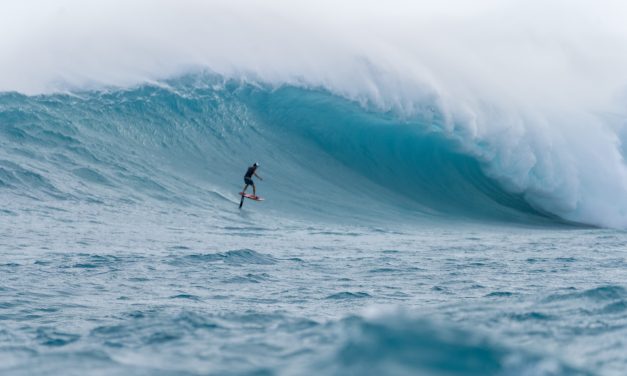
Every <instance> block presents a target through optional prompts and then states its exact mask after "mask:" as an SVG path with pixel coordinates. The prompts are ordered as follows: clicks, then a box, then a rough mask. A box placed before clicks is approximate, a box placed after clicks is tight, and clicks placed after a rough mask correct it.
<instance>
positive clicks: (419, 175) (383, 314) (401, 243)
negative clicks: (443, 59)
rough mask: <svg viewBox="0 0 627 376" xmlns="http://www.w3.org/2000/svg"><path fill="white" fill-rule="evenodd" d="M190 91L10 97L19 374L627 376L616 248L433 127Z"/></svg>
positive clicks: (8, 180)
mask: <svg viewBox="0 0 627 376" xmlns="http://www.w3.org/2000/svg"><path fill="white" fill-rule="evenodd" d="M204 79H206V78H202V79H201V81H202V80H204ZM202 82H204V81H202ZM195 84H196V85H197V84H198V82H196V83H195ZM179 85H180V87H178V88H177V89H164V88H157V87H151V86H145V87H139V88H136V89H133V90H127V91H113V92H109V93H104V92H92V93H82V94H80V95H78V96H69V95H51V96H39V97H25V96H21V95H17V94H3V95H2V96H0V121H1V123H0V144H1V146H2V148H1V149H0V204H1V209H0V371H2V373H3V374H10V375H49V374H63V375H105V374H106V375H229V374H233V375H240V374H251V375H253V374H254V375H294V374H324V375H380V374H398V375H403V374H408V375H409V374H411V375H416V374H425V375H576V374H583V375H589V374H590V375H622V374H625V370H627V356H626V355H625V354H627V344H626V343H625V338H627V336H626V335H627V275H626V272H625V270H626V266H627V263H626V260H625V243H626V241H627V235H625V233H624V232H621V231H617V230H608V229H596V228H587V227H581V226H574V225H571V224H568V223H565V222H564V221H562V220H560V219H559V218H557V217H556V216H555V215H551V214H549V213H545V212H544V211H543V210H541V209H540V208H536V207H534V206H533V205H531V204H529V203H528V202H527V201H525V198H524V196H523V195H520V194H515V193H509V191H508V190H506V189H504V188H502V187H501V186H500V185H499V184H498V182H497V181H495V180H493V179H492V178H490V177H489V176H487V175H486V174H484V173H483V169H482V168H481V165H480V163H479V162H478V161H476V160H474V159H472V158H471V157H469V156H467V155H464V154H462V153H461V152H460V151H459V149H457V148H456V144H455V143H454V142H449V141H447V140H446V139H445V138H442V137H440V136H439V133H438V131H437V130H432V131H431V132H427V133H421V132H419V131H418V130H420V129H422V128H421V126H424V125H425V124H426V123H424V122H425V121H426V120H424V119H422V120H420V121H418V122H416V123H408V122H401V123H395V122H394V120H393V118H392V117H390V116H388V115H377V114H373V113H370V112H366V111H364V110H362V109H361V108H360V107H358V106H356V105H354V104H351V103H349V102H346V101H343V100H340V99H338V98H336V97H333V96H331V95H329V94H325V93H322V92H309V91H304V90H301V89H294V88H291V89H290V88H286V89H282V90H277V91H268V90H265V89H259V88H251V87H250V86H238V85H235V86H233V87H229V85H226V86H221V87H219V88H216V87H213V86H211V85H204V86H203V85H201V87H196V86H194V85H191V86H190V85H189V84H188V83H186V82H185V81H184V80H183V82H182V83H179ZM312 119H313V120H312ZM307 121H309V122H307ZM429 124H431V123H429ZM427 125H428V124H427ZM431 125H433V126H434V127H436V128H437V125H438V123H437V121H436V120H434V123H433V124H431ZM253 160H260V161H261V163H262V167H261V169H260V171H259V173H260V175H262V176H263V177H264V178H265V179H264V181H263V182H262V183H260V184H259V190H260V194H261V195H263V196H265V197H266V198H267V200H266V201H265V202H263V203H255V202H252V201H247V202H246V203H245V205H244V208H243V210H241V211H240V210H238V209H237V204H238V196H237V194H236V193H237V192H238V190H239V189H240V188H241V183H242V182H241V179H242V176H241V175H242V174H243V172H244V171H245V167H246V166H247V164H248V163H250V162H251V161H253Z"/></svg>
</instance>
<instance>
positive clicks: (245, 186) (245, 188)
mask: <svg viewBox="0 0 627 376" xmlns="http://www.w3.org/2000/svg"><path fill="white" fill-rule="evenodd" d="M247 189H248V184H244V189H242V193H246V190H247Z"/></svg>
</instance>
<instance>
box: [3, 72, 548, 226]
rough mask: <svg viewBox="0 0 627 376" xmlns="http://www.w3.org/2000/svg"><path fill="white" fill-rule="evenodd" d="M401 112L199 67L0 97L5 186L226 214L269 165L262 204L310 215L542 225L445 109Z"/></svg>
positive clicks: (542, 216)
mask: <svg viewBox="0 0 627 376" xmlns="http://www.w3.org/2000/svg"><path fill="white" fill-rule="evenodd" d="M426 111H427V112H426V113H425V114H423V116H421V117H418V118H414V119H402V118H399V117H398V116H397V115H395V114H393V113H380V112H376V111H369V110H367V109H364V108H363V107H362V106H359V105H358V104H356V103H353V102H351V101H348V100H346V99H343V98H340V97H337V96H335V95H333V94H331V93H329V92H326V91H322V90H306V89H302V88H299V87H294V86H286V87H282V88H268V87H262V86H259V85H252V84H246V83H241V82H234V81H229V80H226V81H225V80H223V79H222V78H220V77H216V76H213V75H206V74H197V75H189V76H185V77H181V78H179V79H176V80H170V81H168V82H163V83H162V84H161V85H147V86H146V85H144V86H139V87H136V88H133V89H125V90H112V91H108V92H105V91H93V92H82V93H78V94H75V95H66V94H54V95H42V96H24V95H19V94H3V95H1V96H0V121H2V123H3V124H4V125H3V127H2V130H1V131H2V137H1V138H0V141H1V143H2V151H1V153H2V154H0V156H1V157H0V186H2V187H3V189H4V190H5V192H7V191H8V192H10V193H11V194H13V195H15V196H18V197H23V198H24V197H25V198H27V199H30V200H35V201H49V200H65V201H67V200H69V201H72V202H89V203H94V202H95V203H101V204H109V205H110V204H114V203H120V204H124V205H127V204H131V205H134V204H135V205H145V204H146V203H147V202H151V201H154V202H159V203H166V204H174V205H188V206H189V205H193V206H199V207H204V208H209V209H213V210H215V211H233V210H234V209H235V207H236V206H235V205H233V200H234V196H235V193H236V191H237V189H238V188H239V187H240V185H241V184H240V183H241V180H242V179H241V173H242V169H243V167H245V166H246V164H247V163H250V161H252V160H259V161H261V162H262V164H263V171H264V174H263V175H267V177H268V178H269V179H267V181H265V182H264V183H263V184H262V185H260V190H261V191H262V192H264V194H265V195H267V196H268V197H269V198H271V200H269V201H268V203H267V205H266V206H267V208H268V209H270V210H271V211H277V212H279V213H281V214H283V215H286V214H294V213H296V214H300V215H303V216H306V217H308V218H311V217H316V216H318V215H321V214H322V215H325V216H326V217H327V218H328V217H329V216H331V217H333V218H335V219H336V220H342V219H355V218H357V219H361V220H365V219H368V218H370V219H372V218H377V220H383V221H400V220H403V221H406V220H408V219H410V220H411V219H412V218H413V219H415V220H422V219H429V220H432V219H445V220H446V219H450V218H456V219H463V218H474V219H482V220H496V221H501V220H503V221H518V222H521V221H522V222H529V221H531V222H533V223H549V222H552V221H554V220H558V217H557V216H556V215H555V213H550V212H548V211H545V210H544V209H543V208H542V207H538V206H534V205H533V204H532V203H530V202H528V201H527V200H526V199H525V196H524V195H523V194H520V193H517V192H512V191H509V190H507V189H506V188H504V187H503V186H502V184H501V183H500V182H499V181H498V180H496V179H494V178H493V177H491V176H490V175H489V174H486V172H485V171H486V168H485V166H483V165H482V161H481V160H479V159H477V158H476V157H474V156H472V155H469V154H467V153H465V150H464V147H463V145H462V143H460V141H459V140H457V139H455V138H451V137H449V136H448V134H447V133H446V132H445V131H444V130H443V129H442V121H441V119H440V116H439V115H438V114H437V113H435V112H434V110H433V108H428V109H427V110H426Z"/></svg>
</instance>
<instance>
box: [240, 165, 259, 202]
mask: <svg viewBox="0 0 627 376" xmlns="http://www.w3.org/2000/svg"><path fill="white" fill-rule="evenodd" d="M257 168H259V163H257V162H255V163H253V165H252V166H250V167H248V170H246V175H244V183H245V184H244V189H243V190H242V193H246V189H248V186H249V185H252V186H253V196H257V190H256V189H255V182H253V176H256V177H258V178H259V179H260V180H263V178H262V177H261V176H259V175H257Z"/></svg>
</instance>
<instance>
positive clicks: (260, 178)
mask: <svg viewBox="0 0 627 376" xmlns="http://www.w3.org/2000/svg"><path fill="white" fill-rule="evenodd" d="M255 176H256V177H258V178H259V180H263V178H262V177H261V176H259V175H257V173H256V172H255Z"/></svg>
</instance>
